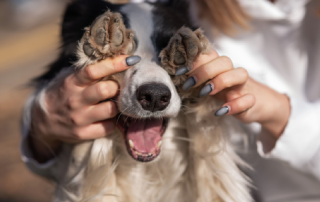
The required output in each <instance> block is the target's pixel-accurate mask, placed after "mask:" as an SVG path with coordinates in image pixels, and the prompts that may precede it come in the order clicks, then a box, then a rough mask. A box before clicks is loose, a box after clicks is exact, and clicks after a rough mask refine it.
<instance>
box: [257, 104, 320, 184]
mask: <svg viewBox="0 0 320 202" xmlns="http://www.w3.org/2000/svg"><path fill="white" fill-rule="evenodd" d="M290 104H291V114H290V117H289V120H288V124H287V126H286V128H285V130H284V132H283V134H282V135H281V136H280V138H279V139H278V140H277V141H276V140H275V139H274V138H271V135H270V134H268V133H267V132H266V131H262V132H261V133H260V135H259V137H258V143H257V144H258V152H259V153H260V155H261V156H263V157H267V158H278V159H281V160H284V161H287V162H289V163H290V164H291V165H293V166H294V167H296V168H299V169H301V170H303V171H307V172H310V173H313V174H314V175H315V176H317V177H318V178H319V179H320V102H315V103H308V102H305V101H300V100H296V99H294V98H290Z"/></svg>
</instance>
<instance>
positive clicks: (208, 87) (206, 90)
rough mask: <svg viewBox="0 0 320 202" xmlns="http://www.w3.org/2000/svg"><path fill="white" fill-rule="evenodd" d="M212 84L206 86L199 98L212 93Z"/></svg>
mask: <svg viewBox="0 0 320 202" xmlns="http://www.w3.org/2000/svg"><path fill="white" fill-rule="evenodd" d="M212 90H213V89H212V84H210V83H209V84H207V85H205V86H204V87H203V88H202V89H201V90H200V92H199V97H203V96H205V95H208V94H209V93H210V92H211V91H212Z"/></svg>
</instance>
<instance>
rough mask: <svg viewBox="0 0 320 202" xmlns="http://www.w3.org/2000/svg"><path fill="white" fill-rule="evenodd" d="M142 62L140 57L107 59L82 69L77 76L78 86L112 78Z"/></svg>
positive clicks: (122, 56) (124, 56)
mask: <svg viewBox="0 0 320 202" xmlns="http://www.w3.org/2000/svg"><path fill="white" fill-rule="evenodd" d="M140 60H141V58H140V56H130V57H128V56H126V55H121V56H118V57H116V58H107V59H105V60H102V61H100V62H98V63H96V64H93V65H89V66H87V67H85V68H83V69H81V70H80V71H79V72H78V73H77V74H76V81H77V84H78V85H86V84H90V83H92V82H95V81H97V80H100V79H101V78H103V77H106V76H110V75H112V74H115V73H117V72H122V71H124V70H126V69H128V68H129V67H130V66H132V65H135V64H137V63H138V62H139V61H140Z"/></svg>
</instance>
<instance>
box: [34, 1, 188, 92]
mask: <svg viewBox="0 0 320 202" xmlns="http://www.w3.org/2000/svg"><path fill="white" fill-rule="evenodd" d="M153 5H154V9H153V21H154V25H155V27H154V32H153V35H152V37H151V40H152V42H153V45H154V46H155V49H156V51H157V55H158V54H159V53H160V51H161V50H162V49H163V48H164V47H165V46H167V44H168V43H169V40H170V38H171V37H172V36H173V35H174V34H175V33H176V31H177V30H178V29H180V28H181V27H182V26H188V27H192V25H191V23H190V20H189V17H188V3H187V0H171V1H168V2H167V3H154V4H153ZM121 6H122V5H114V4H111V3H108V2H106V1H104V0H76V1H73V2H72V3H70V4H69V5H68V6H67V8H66V11H65V14H64V17H63V23H62V30H61V39H62V46H61V52H60V55H59V57H58V59H57V60H56V61H55V62H53V63H52V64H51V65H50V66H49V69H48V71H47V72H46V73H44V74H43V75H42V76H40V77H38V78H36V79H35V80H34V82H33V83H34V84H35V85H36V86H37V87H38V88H41V86H43V85H44V84H46V83H47V82H48V81H50V80H52V79H53V78H54V77H55V76H56V75H57V74H58V73H59V72H60V71H61V70H62V69H63V68H66V67H70V66H72V64H73V63H74V62H75V61H76V60H77V57H76V49H77V43H78V41H79V40H80V39H81V37H82V35H83V33H84V28H85V27H88V26H89V25H91V24H92V22H93V21H94V20H95V19H96V18H97V17H98V16H99V15H101V14H103V13H104V12H105V11H107V10H108V9H110V10H111V11H116V12H120V11H119V10H120V8H121ZM120 13H121V12H120ZM121 15H122V16H123V20H124V24H125V26H126V27H127V28H130V22H129V19H128V18H127V17H126V15H125V13H121ZM136 44H137V46H138V41H137V40H136Z"/></svg>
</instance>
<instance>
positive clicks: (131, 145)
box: [128, 140, 134, 148]
mask: <svg viewBox="0 0 320 202" xmlns="http://www.w3.org/2000/svg"><path fill="white" fill-rule="evenodd" d="M128 143H129V146H130V147H131V148H133V147H134V144H133V142H132V140H128Z"/></svg>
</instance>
